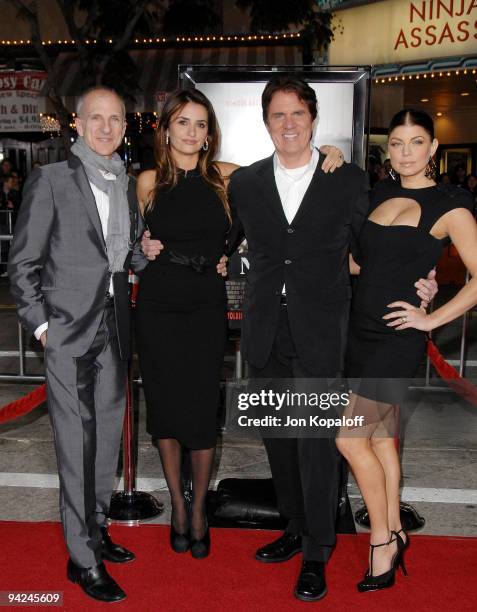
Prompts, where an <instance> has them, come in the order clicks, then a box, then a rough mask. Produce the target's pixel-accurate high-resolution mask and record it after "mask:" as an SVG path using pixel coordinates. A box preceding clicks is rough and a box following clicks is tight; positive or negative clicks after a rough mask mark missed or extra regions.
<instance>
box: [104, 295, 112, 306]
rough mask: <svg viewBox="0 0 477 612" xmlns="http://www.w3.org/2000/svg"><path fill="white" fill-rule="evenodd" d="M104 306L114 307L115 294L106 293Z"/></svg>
mask: <svg viewBox="0 0 477 612" xmlns="http://www.w3.org/2000/svg"><path fill="white" fill-rule="evenodd" d="M104 306H105V308H113V307H114V295H111V294H110V293H106V295H105V298H104Z"/></svg>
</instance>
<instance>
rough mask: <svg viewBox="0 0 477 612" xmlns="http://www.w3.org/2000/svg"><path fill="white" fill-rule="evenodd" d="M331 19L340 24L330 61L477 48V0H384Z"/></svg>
mask: <svg viewBox="0 0 477 612" xmlns="http://www.w3.org/2000/svg"><path fill="white" fill-rule="evenodd" d="M335 20H337V21H336V23H338V22H339V25H340V27H339V33H337V34H335V40H334V41H333V42H332V44H331V46H330V63H331V64H348V63H350V62H352V63H353V64H354V63H362V64H366V63H370V64H371V63H372V64H390V63H401V62H402V63H405V62H413V61H416V60H421V59H432V58H439V57H452V56H458V55H467V54H469V55H470V54H473V53H475V52H476V51H477V0H385V1H384V2H377V3H373V4H370V5H367V6H359V7H356V8H351V9H344V10H342V11H336V14H335ZM359 41H363V44H359Z"/></svg>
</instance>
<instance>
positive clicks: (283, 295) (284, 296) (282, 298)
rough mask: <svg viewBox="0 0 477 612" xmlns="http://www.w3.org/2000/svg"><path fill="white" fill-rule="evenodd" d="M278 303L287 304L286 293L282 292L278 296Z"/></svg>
mask: <svg viewBox="0 0 477 612" xmlns="http://www.w3.org/2000/svg"><path fill="white" fill-rule="evenodd" d="M280 305H281V306H286V305H287V295H286V293H282V295H281V297H280Z"/></svg>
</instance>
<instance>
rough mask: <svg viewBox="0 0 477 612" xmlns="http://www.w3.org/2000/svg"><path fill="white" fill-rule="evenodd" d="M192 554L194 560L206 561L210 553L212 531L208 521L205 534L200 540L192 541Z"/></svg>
mask: <svg viewBox="0 0 477 612" xmlns="http://www.w3.org/2000/svg"><path fill="white" fill-rule="evenodd" d="M190 552H191V555H192V556H193V557H194V559H204V558H205V557H207V556H208V555H209V553H210V531H209V525H208V523H207V521H206V527H205V533H204V535H203V537H202V538H201V539H200V540H191V541H190Z"/></svg>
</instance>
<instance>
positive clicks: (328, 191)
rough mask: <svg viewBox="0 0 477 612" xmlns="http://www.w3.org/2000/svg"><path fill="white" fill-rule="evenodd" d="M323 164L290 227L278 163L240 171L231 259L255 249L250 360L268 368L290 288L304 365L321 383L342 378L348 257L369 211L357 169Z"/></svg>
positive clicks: (247, 323)
mask: <svg viewBox="0 0 477 612" xmlns="http://www.w3.org/2000/svg"><path fill="white" fill-rule="evenodd" d="M323 159H324V157H323V156H322V155H320V161H319V164H318V167H317V169H316V171H315V174H314V176H313V178H312V181H311V183H310V186H309V188H308V190H307V192H306V194H305V196H304V198H303V201H302V203H301V205H300V208H299V209H298V212H297V214H296V216H295V218H294V219H293V221H292V223H291V224H289V223H288V221H287V219H286V217H285V214H284V212H283V207H282V204H281V201H280V196H279V194H278V190H277V187H276V183H275V176H274V167H273V156H272V157H269V158H267V159H264V160H261V161H258V162H256V163H254V164H252V165H251V166H248V167H245V168H240V169H239V170H237V171H236V172H235V173H234V174H233V175H232V178H231V181H230V202H231V206H232V210H233V213H234V215H235V216H236V217H237V218H238V221H237V220H236V222H235V223H234V225H233V230H232V232H233V233H232V235H231V236H230V239H229V245H230V246H229V252H232V251H233V250H234V248H235V247H236V246H237V244H238V243H239V242H240V240H241V237H242V236H243V233H244V234H245V237H246V239H247V242H248V257H249V263H250V269H249V271H248V273H247V278H246V288H245V302H244V309H243V310H244V318H243V325H242V339H243V351H244V356H245V358H246V359H247V360H248V361H249V362H250V363H251V364H252V365H254V366H255V367H257V368H261V367H263V366H264V365H265V364H266V362H267V360H268V358H269V356H270V351H271V348H272V345H273V341H274V338H275V334H276V330H277V325H278V318H279V312H280V298H281V293H282V287H283V283H285V284H286V292H287V302H288V317H289V322H290V329H291V333H292V337H293V340H294V343H295V347H296V350H297V353H298V356H299V359H300V361H301V362H302V364H303V365H304V366H305V368H306V369H307V370H308V371H310V373H312V374H313V375H314V376H324V377H326V376H335V375H336V374H337V373H338V372H340V371H341V370H342V365H343V358H344V351H345V347H346V335H347V325H348V313H349V305H350V299H351V287H350V276H349V265H348V254H349V251H350V249H352V248H353V245H354V244H355V241H356V238H357V236H358V234H359V232H360V230H361V226H362V223H363V221H364V220H365V218H366V214H367V211H368V207H369V200H368V191H369V189H368V179H367V175H366V174H365V172H363V171H362V170H361V169H360V168H358V167H357V166H356V165H354V164H345V165H343V166H342V167H341V168H340V169H338V170H336V171H335V172H334V173H333V174H325V173H324V172H323V171H322V170H321V164H322V162H323Z"/></svg>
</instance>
